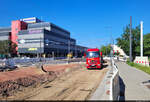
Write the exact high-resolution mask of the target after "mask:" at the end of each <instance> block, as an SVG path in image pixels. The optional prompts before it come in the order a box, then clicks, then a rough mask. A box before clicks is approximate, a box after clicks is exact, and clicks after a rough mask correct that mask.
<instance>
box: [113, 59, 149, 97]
mask: <svg viewBox="0 0 150 102" xmlns="http://www.w3.org/2000/svg"><path fill="white" fill-rule="evenodd" d="M116 65H117V67H118V69H119V75H120V83H121V86H120V87H121V90H122V91H123V92H124V98H125V100H150V88H148V87H146V85H149V86H150V75H148V74H147V73H145V72H143V71H141V70H138V69H136V68H133V67H131V66H129V65H127V64H126V63H124V62H117V61H116ZM145 81H149V83H147V84H143V83H142V82H145Z"/></svg>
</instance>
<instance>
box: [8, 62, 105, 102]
mask: <svg viewBox="0 0 150 102" xmlns="http://www.w3.org/2000/svg"><path fill="white" fill-rule="evenodd" d="M107 64H108V63H105V67H104V68H103V69H101V70H96V69H94V70H87V69H86V67H85V64H84V65H81V66H82V67H80V68H78V69H77V70H74V71H71V72H69V73H67V74H64V75H61V76H60V77H58V78H56V79H55V80H54V81H52V82H49V83H47V84H44V85H43V86H40V87H36V88H29V89H28V90H26V91H24V92H19V93H18V94H16V96H15V97H12V99H13V100H14V99H15V100H18V99H19V100H88V99H89V98H90V96H91V95H92V93H93V92H94V91H95V90H96V88H97V87H98V85H99V84H100V82H101V80H102V79H103V77H104V76H105V74H106V72H107V71H108V66H107ZM10 98H11V97H10Z"/></svg>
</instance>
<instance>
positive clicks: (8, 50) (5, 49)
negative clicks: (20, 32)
mask: <svg viewBox="0 0 150 102" xmlns="http://www.w3.org/2000/svg"><path fill="white" fill-rule="evenodd" d="M16 47H17V45H16V44H15V43H13V42H11V41H10V40H4V41H0V54H3V55H7V56H9V55H14V54H16Z"/></svg>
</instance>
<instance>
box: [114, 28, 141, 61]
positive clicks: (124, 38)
mask: <svg viewBox="0 0 150 102" xmlns="http://www.w3.org/2000/svg"><path fill="white" fill-rule="evenodd" d="M129 36H130V29H129V25H127V26H126V28H125V30H124V31H123V34H122V35H121V37H120V38H117V39H116V40H117V45H118V46H120V47H121V49H123V50H124V52H125V53H126V54H127V55H129V51H130V49H129V48H130V41H129ZM138 55H140V26H137V27H136V28H133V29H132V56H133V59H134V58H135V56H138Z"/></svg>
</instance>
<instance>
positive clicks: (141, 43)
mask: <svg viewBox="0 0 150 102" xmlns="http://www.w3.org/2000/svg"><path fill="white" fill-rule="evenodd" d="M140 40H141V57H143V21H141V39H140Z"/></svg>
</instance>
